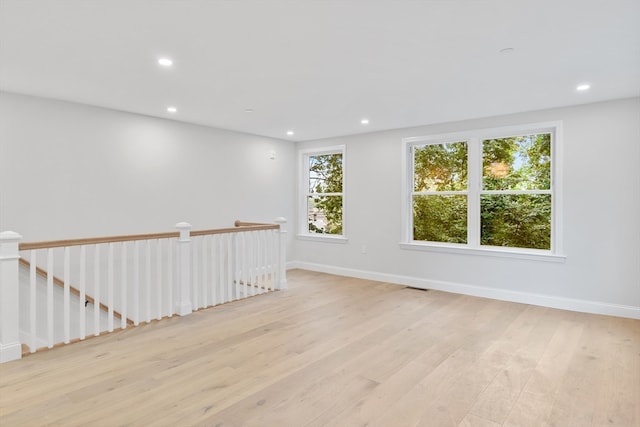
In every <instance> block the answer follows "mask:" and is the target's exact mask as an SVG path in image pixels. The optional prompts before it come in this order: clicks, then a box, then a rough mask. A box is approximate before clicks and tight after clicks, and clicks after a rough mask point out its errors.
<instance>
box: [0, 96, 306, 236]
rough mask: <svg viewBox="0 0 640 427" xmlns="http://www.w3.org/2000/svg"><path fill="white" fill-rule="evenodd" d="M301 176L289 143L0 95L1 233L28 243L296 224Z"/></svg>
mask: <svg viewBox="0 0 640 427" xmlns="http://www.w3.org/2000/svg"><path fill="white" fill-rule="evenodd" d="M272 150H273V151H275V152H276V154H277V157H276V159H275V160H271V159H269V156H268V153H269V152H270V151H272ZM294 177H295V146H294V144H293V143H291V142H288V141H280V140H275V139H270V138H264V137H259V136H254V135H248V134H241V133H237V132H231V131H223V130H218V129H212V128H208V127H204V126H196V125H190V124H185V123H180V122H177V121H174V120H163V119H158V118H152V117H147V116H141V115H136V114H129V113H124V112H118V111H113V110H107V109H102V108H96V107H90V106H85V105H80V104H73V103H67V102H62V101H54V100H48V99H42V98H35V97H29V96H22V95H16V94H10V93H6V92H0V230H3V231H4V230H13V231H16V232H18V233H20V234H22V235H23V237H24V241H38V240H49V239H63V238H74V237H92V236H102V235H114V234H129V233H145V232H161V231H171V230H173V229H174V228H173V226H174V224H175V223H176V222H179V221H188V222H191V224H192V225H193V227H194V229H203V228H218V227H228V226H232V224H233V221H234V220H236V219H242V220H247V221H269V222H272V221H273V219H274V218H276V217H278V216H285V217H287V218H293V216H294V206H295V204H294V192H295V178H294Z"/></svg>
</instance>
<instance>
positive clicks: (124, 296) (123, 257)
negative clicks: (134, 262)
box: [120, 242, 128, 329]
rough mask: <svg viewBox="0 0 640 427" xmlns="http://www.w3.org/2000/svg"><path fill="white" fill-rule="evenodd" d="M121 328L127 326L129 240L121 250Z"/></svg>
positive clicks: (123, 244)
mask: <svg viewBox="0 0 640 427" xmlns="http://www.w3.org/2000/svg"><path fill="white" fill-rule="evenodd" d="M120 256H121V258H120V328H122V329H126V328H127V300H128V298H127V242H122V249H121V250H120Z"/></svg>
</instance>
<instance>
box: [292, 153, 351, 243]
mask: <svg viewBox="0 0 640 427" xmlns="http://www.w3.org/2000/svg"><path fill="white" fill-rule="evenodd" d="M301 172H302V173H301V175H302V180H301V181H302V182H301V189H302V191H301V192H300V193H301V194H300V224H301V227H300V228H301V230H300V234H303V235H308V236H329V237H331V236H334V237H335V236H343V235H344V216H343V215H344V212H343V210H344V146H339V147H331V148H324V149H319V150H308V151H302V152H301Z"/></svg>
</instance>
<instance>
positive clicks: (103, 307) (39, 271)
mask: <svg viewBox="0 0 640 427" xmlns="http://www.w3.org/2000/svg"><path fill="white" fill-rule="evenodd" d="M20 264H22V265H23V266H25V267H27V268H31V263H30V262H29V261H27V260H26V259H24V258H20ZM36 274H37V275H38V276H40V277H44V278H46V277H47V270H45V269H43V268H40V267H38V266H36ZM53 283H54V284H56V285H57V286H60V287H61V288H64V281H63V280H62V279H60V278H59V277H56V276H53ZM69 291H70V292H71V293H72V294H73V295H75V296H77V297H80V290H79V289H77V288H75V287H73V286H71V285H69ZM84 299H85V301H89V302H90V303H91V304H94V305H95V300H94V299H93V297H91V296H89V295H86V294H85V296H84ZM100 310H102V311H105V312H109V307H108V306H106V305H104V304H102V303H100ZM113 316H114V317H116V318H118V319H120V320H122V314H120V313H119V312H117V311H115V310H114V311H113ZM127 325H133V320H131V319H127Z"/></svg>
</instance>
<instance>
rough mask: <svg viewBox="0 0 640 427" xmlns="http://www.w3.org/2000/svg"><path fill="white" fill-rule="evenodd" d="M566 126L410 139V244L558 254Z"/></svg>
mask: <svg viewBox="0 0 640 427" xmlns="http://www.w3.org/2000/svg"><path fill="white" fill-rule="evenodd" d="M558 128H559V124H558V123H553V124H546V125H537V126H527V127H522V128H508V129H492V130H482V131H476V132H465V133H461V134H457V135H440V136H433V137H418V138H407V139H405V145H404V146H405V147H406V152H407V163H408V174H407V184H406V185H405V188H408V189H409V191H406V192H405V194H406V199H405V200H406V201H407V202H408V208H406V209H405V212H406V215H405V217H406V223H407V224H406V225H407V227H406V236H405V239H404V240H405V242H407V243H411V244H416V245H424V246H433V247H448V248H455V247H458V248H462V249H481V250H482V249H484V250H493V251H496V250H498V251H504V250H509V251H515V252H524V253H548V254H553V253H558V252H559V246H560V238H559V232H558V228H559V220H558V218H559V211H560V207H559V206H560V204H559V200H558V198H559V197H558V191H557V190H555V188H556V187H557V181H558V179H559V176H558V174H557V172H555V173H554V171H555V170H557V168H555V166H556V163H557V162H559V154H558V152H557V151H558V150H557V148H556V147H557V136H558Z"/></svg>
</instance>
